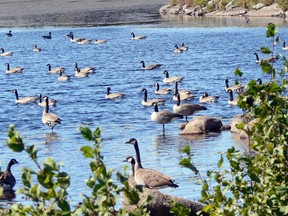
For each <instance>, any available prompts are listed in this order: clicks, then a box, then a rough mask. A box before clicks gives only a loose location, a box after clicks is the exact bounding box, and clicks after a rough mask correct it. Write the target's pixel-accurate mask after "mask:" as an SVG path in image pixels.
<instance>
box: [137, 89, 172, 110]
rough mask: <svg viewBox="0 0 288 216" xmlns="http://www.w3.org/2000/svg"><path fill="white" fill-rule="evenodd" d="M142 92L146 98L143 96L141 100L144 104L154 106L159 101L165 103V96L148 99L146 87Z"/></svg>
mask: <svg viewBox="0 0 288 216" xmlns="http://www.w3.org/2000/svg"><path fill="white" fill-rule="evenodd" d="M141 92H143V93H144V98H143V100H142V102H141V104H142V106H146V107H147V106H148V107H150V106H153V104H154V103H158V104H159V105H163V104H164V103H165V102H166V100H165V99H163V98H155V99H150V100H148V99H147V98H148V93H147V89H146V88H143V89H142V90H141Z"/></svg>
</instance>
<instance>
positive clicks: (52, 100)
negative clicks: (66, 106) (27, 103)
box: [38, 94, 57, 107]
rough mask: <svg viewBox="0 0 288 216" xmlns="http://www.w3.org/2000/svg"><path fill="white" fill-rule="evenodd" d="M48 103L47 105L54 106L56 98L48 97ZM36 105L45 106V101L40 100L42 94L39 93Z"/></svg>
mask: <svg viewBox="0 0 288 216" xmlns="http://www.w3.org/2000/svg"><path fill="white" fill-rule="evenodd" d="M48 104H49V107H56V104H57V100H54V99H49V101H48ZM38 106H40V107H45V106H46V101H42V94H39V103H38Z"/></svg>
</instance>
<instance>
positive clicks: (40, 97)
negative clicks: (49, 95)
mask: <svg viewBox="0 0 288 216" xmlns="http://www.w3.org/2000/svg"><path fill="white" fill-rule="evenodd" d="M39 102H40V103H42V94H39Z"/></svg>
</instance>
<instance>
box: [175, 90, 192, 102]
mask: <svg viewBox="0 0 288 216" xmlns="http://www.w3.org/2000/svg"><path fill="white" fill-rule="evenodd" d="M178 94H179V95H180V98H181V101H184V100H192V99H194V97H195V96H194V95H193V94H189V93H187V92H186V93H185V91H183V92H182V93H179V90H178V89H177V88H174V95H173V100H174V101H178V97H177V95H178Z"/></svg>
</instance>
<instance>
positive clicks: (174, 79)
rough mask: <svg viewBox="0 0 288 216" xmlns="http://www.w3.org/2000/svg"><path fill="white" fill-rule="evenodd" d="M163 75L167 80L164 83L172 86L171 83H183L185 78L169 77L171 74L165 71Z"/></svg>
mask: <svg viewBox="0 0 288 216" xmlns="http://www.w3.org/2000/svg"><path fill="white" fill-rule="evenodd" d="M163 74H165V78H164V79H163V83H166V84H170V83H175V82H181V81H182V80H183V78H184V77H181V76H173V77H170V76H169V72H168V71H167V70H164V71H163Z"/></svg>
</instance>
